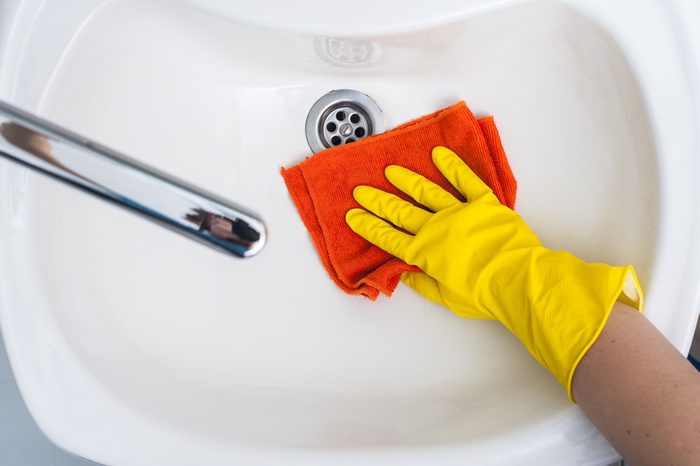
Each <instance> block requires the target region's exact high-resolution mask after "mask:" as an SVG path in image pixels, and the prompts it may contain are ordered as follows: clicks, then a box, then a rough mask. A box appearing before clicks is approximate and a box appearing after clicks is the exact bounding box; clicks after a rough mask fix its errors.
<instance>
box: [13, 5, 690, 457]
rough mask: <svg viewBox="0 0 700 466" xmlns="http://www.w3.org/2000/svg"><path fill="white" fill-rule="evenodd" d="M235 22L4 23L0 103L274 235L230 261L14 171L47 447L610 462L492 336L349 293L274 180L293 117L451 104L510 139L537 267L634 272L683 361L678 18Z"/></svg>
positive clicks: (604, 15)
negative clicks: (542, 257) (338, 92)
mask: <svg viewBox="0 0 700 466" xmlns="http://www.w3.org/2000/svg"><path fill="white" fill-rule="evenodd" d="M246 3H252V4H245V5H244V4H237V5H232V4H230V3H229V2H225V1H223V0H191V1H189V2H182V3H181V2H177V1H165V0H138V1H137V0H122V1H116V0H115V1H104V0H103V1H97V0H95V1H89V0H63V1H62V2H45V1H41V0H24V1H8V0H5V1H3V0H0V17H2V15H3V13H4V14H5V18H9V17H10V16H8V15H9V14H12V18H13V19H12V21H9V20H5V22H6V23H7V24H4V23H2V22H0V27H4V30H0V37H4V41H5V42H4V43H5V51H4V54H3V55H0V58H1V59H2V62H1V67H0V98H3V99H5V100H8V101H11V102H14V103H16V104H18V105H21V106H23V107H24V108H26V109H28V110H31V111H35V112H38V113H40V114H41V115H43V116H45V117H47V118H49V119H51V120H54V121H56V122H57V123H59V124H62V125H65V126H68V127H69V128H71V129H73V130H75V131H78V132H80V133H83V134H86V135H89V136H91V137H92V138H93V139H96V140H98V141H100V142H102V143H105V144H107V145H109V146H112V147H114V148H116V149H118V150H120V151H123V152H125V153H127V154H130V155H132V156H134V157H136V158H138V159H140V160H143V161H145V162H147V163H148V164H151V165H154V166H157V167H159V168H161V169H163V170H165V171H167V172H171V173H173V174H174V175H176V176H179V177H181V178H184V179H187V180H188V181H191V182H192V183H194V184H197V185H200V186H204V187H206V188H207V189H209V190H211V191H214V192H217V193H219V194H221V195H223V196H225V197H227V198H230V199H232V200H235V201H236V202H239V203H241V204H243V205H245V206H248V207H250V208H252V209H254V210H256V211H257V212H259V213H260V214H261V215H262V216H263V218H265V220H266V222H267V224H268V226H269V230H270V240H269V243H268V245H267V247H266V249H265V250H264V251H263V252H262V253H261V254H260V255H259V256H257V257H255V258H253V259H250V260H245V261H241V260H235V259H231V258H229V257H226V256H223V255H220V254H217V253H216V252H212V251H210V250H208V249H206V248H203V247H202V246H200V245H197V244H195V243H193V242H190V241H186V240H184V239H182V238H181V237H179V236H177V235H174V234H172V233H170V232H168V231H166V230H163V229H159V228H157V227H155V226H153V225H151V224H148V223H146V222H143V221H142V220H141V219H139V218H137V217H134V216H132V215H131V214H129V213H126V212H124V211H121V210H118V209H116V208H114V207H112V206H109V205H107V204H104V203H102V202H100V201H98V200H95V199H92V198H89V197H87V196H85V195H83V194H81V193H79V192H76V191H73V190H71V189H69V188H66V187H64V186H62V185H58V184H57V183H55V182H53V181H51V180H48V179H45V178H41V177H39V176H38V175H35V174H33V173H30V172H28V171H27V170H25V169H22V168H18V167H15V166H10V165H8V164H7V163H5V162H3V163H2V164H0V293H1V298H2V301H1V307H0V323H1V324H2V331H3V335H4V338H5V340H6V344H7V348H8V353H9V356H10V358H11V362H12V365H13V369H14V372H15V374H16V376H17V379H18V382H19V386H20V389H21V391H22V394H23V396H24V398H25V400H26V402H27V404H28V406H29V408H30V411H31V412H32V415H33V416H34V418H35V419H36V421H37V423H38V424H39V426H40V427H41V429H42V430H43V431H44V432H45V433H46V434H47V435H48V436H49V438H50V439H51V440H52V441H54V442H55V443H56V444H58V445H59V446H61V447H63V448H64V449H66V450H68V451H71V452H73V453H75V454H77V455H80V456H83V457H86V458H89V459H93V460H95V461H98V462H102V463H107V464H130V465H131V464H143V465H160V464H162V465H181V464H182V465H189V464H197V465H208V464H212V465H213V464H246V465H251V464H256V465H267V464H285V465H289V464H299V465H310V464H334V465H340V464H363V465H373V464H392V463H396V464H407V463H409V462H410V463H411V464H427V465H436V464H498V465H505V464H519V465H522V464H582V463H585V464H606V462H612V461H613V460H615V458H616V454H615V452H614V450H612V448H611V447H610V446H609V445H608V444H607V442H606V441H605V440H604V439H603V438H602V437H601V436H600V435H599V434H598V433H597V432H596V430H595V429H594V428H593V427H592V426H591V425H590V424H589V422H588V421H587V420H586V419H585V418H584V416H583V415H582V413H581V412H580V411H579V410H578V408H576V407H575V406H574V405H572V404H570V403H569V402H568V401H567V399H566V396H565V393H564V391H563V390H562V389H561V387H559V386H558V385H557V383H556V381H555V380H554V378H553V377H552V376H551V375H549V374H548V373H547V372H546V370H545V369H543V368H541V367H540V366H539V365H538V364H537V363H536V362H535V361H534V360H533V359H531V358H530V356H529V355H528V354H527V352H526V351H524V349H523V348H522V347H521V345H520V343H519V342H518V341H517V340H516V339H515V338H514V337H512V336H511V335H510V334H509V333H508V332H507V331H506V330H505V329H504V328H503V327H502V326H500V325H499V324H498V323H496V322H484V321H470V320H464V319H460V318H458V317H456V316H454V315H452V314H451V313H449V312H448V311H447V310H445V309H444V308H441V307H438V306H436V305H433V304H431V303H428V302H426V301H424V300H422V299H421V298H420V297H419V296H418V295H416V294H414V293H413V292H412V291H411V290H408V289H406V288H403V287H401V288H399V290H397V293H396V294H395V296H394V297H392V298H391V299H384V298H380V299H379V300H378V301H377V302H374V303H372V302H370V301H368V300H365V299H363V298H360V297H351V296H346V295H344V294H343V293H342V292H341V291H339V290H338V289H337V288H335V286H334V285H333V283H332V282H331V280H330V279H329V278H328V277H327V275H326V273H325V271H324V270H323V268H322V266H321V263H320V261H319V260H318V258H317V256H316V253H315V251H314V249H313V247H312V244H311V241H310V239H309V237H308V235H307V233H306V231H305V229H304V227H303V225H302V223H301V221H300V219H299V218H298V215H297V213H296V211H295V209H294V207H293V205H292V202H291V200H290V199H289V197H288V195H287V192H286V189H285V187H284V183H283V182H282V179H281V177H280V175H279V167H280V166H282V165H285V166H290V165H292V164H294V163H296V162H299V161H301V160H302V159H303V158H304V157H305V156H307V155H308V154H309V150H308V147H307V145H306V140H305V135H304V121H305V118H306V112H307V111H308V109H309V108H310V107H311V105H312V104H313V103H314V101H315V100H316V99H317V98H318V97H320V96H321V95H323V94H324V93H326V92H328V91H329V90H332V89H337V88H351V89H357V90H359V91H362V92H365V93H367V94H368V95H370V96H371V97H372V98H374V99H375V100H376V101H377V102H378V103H379V105H380V106H381V107H382V109H383V110H384V113H385V116H386V119H387V123H388V125H389V126H390V127H391V126H394V125H396V124H398V123H401V122H403V121H405V120H408V119H410V118H414V117H417V116H420V115H422V114H425V113H428V112H431V111H433V110H435V109H437V108H440V107H444V106H447V105H449V104H452V103H454V102H456V101H457V100H459V99H462V98H464V99H465V100H466V101H467V103H468V104H469V105H470V107H471V108H472V110H473V111H474V112H475V113H476V114H477V115H484V114H494V115H495V116H496V121H497V124H498V125H499V129H500V131H501V135H502V138H503V141H504V145H505V147H506V150H507V152H508V155H509V158H510V161H511V164H512V167H513V170H514V172H515V174H516V177H517V178H518V181H519V200H518V203H517V205H516V208H517V210H518V211H519V212H520V213H521V214H522V215H523V216H524V217H525V218H526V220H527V221H528V223H530V224H531V225H532V227H533V228H534V229H535V231H536V232H537V233H538V234H539V235H540V237H541V239H542V240H543V242H544V243H545V244H547V245H549V246H551V247H554V248H566V249H569V250H571V251H572V252H574V253H576V254H577V255H579V256H581V257H583V258H584V259H587V260H591V261H607V262H611V263H616V264H627V263H632V264H634V265H635V267H636V269H637V271H638V273H639V276H640V279H641V281H642V284H643V286H644V287H645V289H646V292H647V303H648V305H647V315H648V317H649V318H650V319H651V320H652V321H653V322H654V323H655V324H656V325H657V326H658V327H659V328H660V329H661V331H663V332H664V334H665V335H666V336H667V337H668V338H669V339H670V340H671V341H672V342H673V343H674V344H675V345H676V346H677V347H678V348H679V349H680V350H681V351H687V349H688V346H689V344H690V339H691V335H692V331H693V328H694V323H695V321H696V319H697V314H698V310H699V306H698V301H697V297H698V291H699V290H700V286H699V284H700V248H698V245H697V238H698V235H700V227H699V223H700V192H699V191H700V190H699V189H698V186H699V185H698V183H697V180H698V177H700V164H699V162H698V160H700V158H699V157H700V151H699V149H698V144H697V140H696V139H694V138H695V135H697V134H700V119H699V117H698V115H700V97H699V96H700V85H699V83H700V76H698V74H694V73H696V72H697V70H698V68H699V65H700V60H695V59H694V58H693V49H692V46H693V43H692V42H691V40H690V38H689V37H688V36H686V29H685V28H684V26H683V22H682V21H680V19H686V20H687V18H688V15H689V14H690V13H692V12H694V11H696V10H697V9H698V8H697V5H695V4H694V3H695V2H694V0H679V1H678V2H667V1H664V0H637V1H632V0H630V1H622V0H620V1H616V2H611V1H608V0H559V1H551V2H547V3H540V2H529V1H496V0H469V1H464V0H462V1H456V0H438V1H433V2H429V3H428V2H422V1H417V0H416V1H415V2H408V4H407V3H406V2H400V3H399V2H371V1H370V0H357V1H356V2H354V3H353V4H351V5H350V6H349V8H348V11H345V12H343V11H338V9H337V5H336V6H335V7H333V8H332V7H331V5H333V4H332V3H331V2H319V1H313V0H303V1H297V2H285V1H283V0H278V1H271V2H259V4H254V3H255V2H246ZM399 4H400V5H403V6H405V8H402V9H398V8H397V5H399ZM687 24H691V25H693V24H694V26H695V27H700V15H698V16H696V19H695V20H694V23H693V22H691V21H688V22H687ZM693 80H694V81H693ZM630 357H634V355H630Z"/></svg>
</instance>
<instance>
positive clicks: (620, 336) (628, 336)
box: [572, 303, 700, 466]
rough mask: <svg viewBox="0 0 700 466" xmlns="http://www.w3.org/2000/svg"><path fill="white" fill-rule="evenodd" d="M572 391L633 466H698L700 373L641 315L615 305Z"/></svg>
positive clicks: (577, 370) (599, 428) (579, 368)
mask: <svg viewBox="0 0 700 466" xmlns="http://www.w3.org/2000/svg"><path fill="white" fill-rule="evenodd" d="M572 389H573V394H574V397H575V399H576V402H577V403H578V405H579V406H580V407H581V409H582V410H583V412H584V413H585V414H586V415H587V416H588V418H589V419H590V420H591V421H592V422H593V424H595V426H596V427H597V428H598V430H600V432H601V433H602V434H603V435H604V436H605V437H606V438H607V439H608V440H609V441H610V443H611V444H612V445H613V446H614V447H615V449H617V451H618V452H619V453H620V454H621V455H622V456H623V457H624V458H625V459H626V460H627V461H628V462H629V463H630V464H631V465H633V466H637V465H661V464H674V465H686V464H687V465H690V464H695V465H697V464H700V374H698V372H697V371H696V370H695V368H693V367H692V366H691V365H690V364H689V363H688V361H687V360H686V359H685V358H684V357H683V356H682V355H681V354H680V353H679V352H678V351H677V350H676V349H675V348H674V347H673V346H672V345H671V344H670V343H669V342H668V340H666V338H665V337H664V336H663V335H662V334H661V333H660V332H659V331H658V330H657V329H656V328H655V327H654V326H653V325H652V324H651V323H650V322H649V321H648V320H647V319H646V318H645V317H644V316H643V315H642V314H640V313H639V312H638V311H636V310H634V309H632V308H630V307H628V306H625V305H623V304H619V303H618V304H616V306H615V308H614V310H613V312H612V313H611V315H610V318H609V319H608V322H607V323H606V325H605V327H604V328H603V331H602V332H601V334H600V336H599V337H598V339H597V340H596V342H595V343H594V344H593V346H591V348H590V349H589V350H588V352H587V353H586V355H585V356H584V357H583V358H582V359H581V362H580V363H579V365H578V367H577V368H576V372H575V373H574V378H573V384H572Z"/></svg>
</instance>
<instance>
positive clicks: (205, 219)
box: [185, 209, 260, 247]
mask: <svg viewBox="0 0 700 466" xmlns="http://www.w3.org/2000/svg"><path fill="white" fill-rule="evenodd" d="M185 219H186V220H189V221H190V222H192V223H194V224H196V225H198V226H199V231H202V232H207V233H209V234H210V235H212V236H214V237H215V238H219V239H222V240H226V241H232V242H235V243H238V244H240V245H242V246H246V247H248V246H250V245H251V244H253V243H254V242H256V241H258V240H259V239H260V232H258V231H256V230H255V229H254V228H252V227H251V226H250V224H249V223H248V222H246V221H245V220H243V219H240V218H237V219H235V220H230V219H228V218H226V217H224V216H223V215H217V214H213V213H211V212H207V211H206V210H204V209H194V210H193V211H192V212H191V213H188V214H187V215H186V216H185Z"/></svg>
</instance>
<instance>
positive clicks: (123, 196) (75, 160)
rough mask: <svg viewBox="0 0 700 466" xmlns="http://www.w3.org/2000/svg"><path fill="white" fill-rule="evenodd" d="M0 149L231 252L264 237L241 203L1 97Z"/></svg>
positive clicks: (249, 251)
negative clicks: (144, 162) (11, 103)
mask: <svg viewBox="0 0 700 466" xmlns="http://www.w3.org/2000/svg"><path fill="white" fill-rule="evenodd" d="M0 156H2V157H5V158H7V159H9V160H12V161H14V162H17V163H20V164H22V165H25V166H27V167H30V168H32V169H34V170H36V171H39V172H41V173H43V174H45V175H48V176H50V177H52V178H55V179H57V180H59V181H62V182H63V183H66V184H68V185H70V186H73V187H74V188H78V189H81V190H82V191H85V192H87V193H89V194H92V195H94V196H97V197H99V198H101V199H104V200H106V201H109V202H112V203H114V204H117V205H119V206H121V207H124V208H126V209H128V210H130V211H132V212H134V213H137V214H140V215H141V216H143V217H144V218H146V219H148V220H151V221H152V222H154V223H157V224H159V225H161V226H164V227H166V228H168V229H170V230H172V231H174V232H176V233H180V234H181V235H184V236H187V237H188V238H191V239H193V240H195V241H199V242H200V243H203V244H205V245H207V246H210V247H212V248H214V249H216V250H218V251H221V252H224V253H227V254H231V255H233V256H237V257H250V256H253V255H255V254H257V253H258V252H260V250H261V249H262V248H263V246H264V245H265V241H266V239H267V232H266V229H265V224H264V223H263V220H262V219H261V218H260V217H259V216H258V215H256V214H254V213H252V212H250V211H248V210H247V209H244V208H242V207H240V206H237V205H235V204H233V203H231V202H229V201H226V200H225V199H222V198H220V197H218V196H216V195H214V194H211V193H208V192H206V191H204V190H201V189H199V188H196V187H194V186H192V185H190V184H188V183H186V182H184V181H182V180H179V179H177V178H175V177H173V176H170V175H168V174H166V173H163V172H161V171H159V170H157V169H155V168H152V167H149V166H148V165H145V164H143V163H140V162H138V161H136V160H133V159H131V158H129V157H127V156H125V155H123V154H120V153H118V152H117V151H115V150H112V149H109V148H107V147H105V146H102V145H100V144H98V143H95V142H93V141H91V140H89V139H87V138H85V137H83V136H80V135H78V134H75V133H73V132H71V131H69V130H66V129H64V128H61V127H59V126H57V125H54V124H53V123H50V122H48V121H46V120H44V119H42V118H39V117H37V116H35V115H32V114H30V113H28V112H25V111H24V110H22V109H19V108H17V107H15V106H13V105H10V104H7V103H5V102H2V101H0Z"/></svg>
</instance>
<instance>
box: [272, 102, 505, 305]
mask: <svg viewBox="0 0 700 466" xmlns="http://www.w3.org/2000/svg"><path fill="white" fill-rule="evenodd" d="M438 145H441V146H446V147H449V148H450V149H452V150H453V151H454V152H455V153H457V154H458V155H459V156H460V157H461V158H462V159H464V161H465V162H467V164H468V165H469V166H470V167H471V168H472V170H474V172H475V173H476V174H477V175H479V177H480V178H481V179H482V180H483V181H484V182H485V183H486V184H488V185H489V186H490V187H491V189H493V192H494V193H495V194H496V196H497V197H498V199H499V200H500V201H501V202H502V203H503V204H505V205H507V206H508V207H510V208H513V206H514V204H515V192H516V182H515V178H514V177H513V173H512V172H511V170H510V166H509V165H508V159H507V158H506V155H505V152H504V151H503V146H502V145H501V140H500V137H499V135H498V130H497V129H496V124H495V123H494V121H493V118H492V117H487V118H482V119H480V120H476V119H475V118H474V115H472V113H471V112H470V111H469V109H468V108H467V105H466V104H465V103H464V102H459V103H457V104H455V105H453V106H451V107H448V108H445V109H443V110H439V111H437V112H435V113H432V114H430V115H426V116H424V117H422V118H419V119H417V120H414V121H411V122H408V123H405V124H403V125H401V126H398V127H397V128H395V129H393V130H391V131H388V132H386V133H383V134H378V135H376V136H371V137H369V138H367V139H363V140H361V141H357V142H354V143H351V144H347V145H343V146H339V147H335V148H332V149H326V150H324V151H321V152H319V153H318V154H316V155H314V156H313V157H309V158H308V159H306V160H304V161H303V162H301V163H299V164H298V165H295V166H294V167H292V168H289V169H285V168H283V169H282V176H283V177H284V181H285V183H286V184H287V189H288V190H289V194H290V195H291V197H292V199H293V200H294V204H295V205H296V207H297V210H298V211H299V215H301V219H302V220H303V221H304V225H306V228H307V229H308V231H309V233H310V234H311V239H312V240H313V242H314V245H315V246H316V250H317V251H318V254H319V256H321V261H322V262H323V265H324V267H325V268H326V270H327V271H328V273H329V274H330V276H331V278H332V279H333V281H335V283H336V284H337V285H338V286H339V287H340V288H341V289H343V290H344V291H346V292H347V293H350V294H362V295H364V296H367V297H368V298H370V299H372V300H374V299H376V298H377V295H378V294H379V292H380V291H381V292H382V293H384V294H386V295H387V296H390V295H391V293H392V292H393V291H394V290H395V289H396V286H397V285H398V283H399V279H400V278H401V274H402V273H403V272H406V271H418V270H419V269H418V268H417V267H415V266H411V265H408V264H406V263H405V262H402V261H400V260H399V259H397V258H395V257H393V256H391V255H389V254H388V253H386V252H384V251H382V250H381V249H379V248H378V247H376V246H374V245H372V244H370V243H368V242H367V241H366V240H364V239H363V238H361V237H360V236H358V235H357V234H355V233H354V232H353V231H352V230H351V229H350V227H348V226H347V224H346V223H345V212H347V211H348V210H349V209H351V208H353V207H359V205H358V204H357V202H355V200H354V199H353V197H352V190H353V188H355V186H358V185H370V186H374V187H377V188H379V189H382V190H384V191H387V192H391V193H394V194H397V195H400V196H401V197H402V198H404V199H407V200H411V199H409V198H408V197H407V196H405V195H404V194H403V193H400V192H399V191H398V190H397V189H396V188H394V187H393V186H392V185H391V184H390V183H389V182H388V181H387V180H386V178H385V176H384V168H386V167H387V166H388V165H401V166H403V167H406V168H408V169H410V170H413V171H415V172H418V173H420V174H422V175H424V176H425V177H427V178H428V179H430V180H432V181H434V182H435V183H437V184H439V185H440V186H442V187H443V188H445V189H447V190H448V191H450V192H451V193H452V194H454V195H455V196H457V197H458V198H461V196H460V195H459V194H458V193H457V191H455V190H454V188H453V187H452V186H450V185H449V184H448V183H447V180H445V179H444V177H443V176H442V174H441V173H440V172H439V171H438V170H437V168H435V165H433V162H432V160H431V155H430V153H431V150H432V148H433V147H435V146H438Z"/></svg>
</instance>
